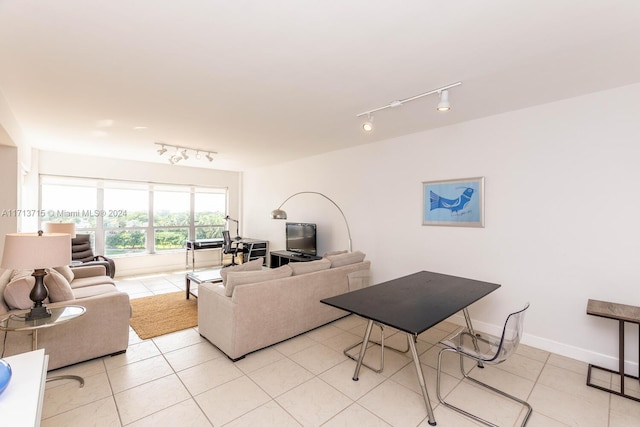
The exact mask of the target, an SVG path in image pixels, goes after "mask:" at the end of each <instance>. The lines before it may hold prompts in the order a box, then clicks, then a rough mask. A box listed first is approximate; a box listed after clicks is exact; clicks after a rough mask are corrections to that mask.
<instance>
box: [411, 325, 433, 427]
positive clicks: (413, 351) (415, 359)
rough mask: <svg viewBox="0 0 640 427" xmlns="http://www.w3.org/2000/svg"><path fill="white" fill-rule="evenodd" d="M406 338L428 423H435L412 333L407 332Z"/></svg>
mask: <svg viewBox="0 0 640 427" xmlns="http://www.w3.org/2000/svg"><path fill="white" fill-rule="evenodd" d="M407 340H408V341H409V348H410V349H411V355H412V356H413V363H414V365H415V366H416V374H417V375H418V382H419V383H420V389H421V390H422V398H423V399H424V405H425V406H426V407H427V416H428V417H429V424H430V425H432V426H434V425H436V419H435V417H434V416H433V408H431V401H430V400H429V392H428V391H427V386H426V383H425V381H424V373H423V372H422V366H421V365H420V358H419V357H418V351H417V350H416V343H415V341H414V337H413V335H412V334H409V333H407Z"/></svg>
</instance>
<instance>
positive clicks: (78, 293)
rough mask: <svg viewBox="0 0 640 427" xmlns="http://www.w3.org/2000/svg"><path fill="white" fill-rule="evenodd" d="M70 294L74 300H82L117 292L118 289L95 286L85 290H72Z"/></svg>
mask: <svg viewBox="0 0 640 427" xmlns="http://www.w3.org/2000/svg"><path fill="white" fill-rule="evenodd" d="M72 292H73V296H74V298H75V299H82V298H89V297H94V296H96V295H102V294H110V293H112V292H119V291H118V288H116V287H115V286H113V285H95V286H87V287H85V288H78V289H73V290H72ZM78 303H81V301H78Z"/></svg>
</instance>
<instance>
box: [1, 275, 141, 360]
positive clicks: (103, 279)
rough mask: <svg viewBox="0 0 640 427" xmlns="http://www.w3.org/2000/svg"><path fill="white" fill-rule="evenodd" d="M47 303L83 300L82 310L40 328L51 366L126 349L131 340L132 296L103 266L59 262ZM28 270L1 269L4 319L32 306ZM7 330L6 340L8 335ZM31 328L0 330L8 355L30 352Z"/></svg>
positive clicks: (41, 345) (51, 278)
mask: <svg viewBox="0 0 640 427" xmlns="http://www.w3.org/2000/svg"><path fill="white" fill-rule="evenodd" d="M47 271H48V274H47V276H45V284H46V285H47V288H48V289H49V298H48V299H47V300H46V301H45V302H47V301H48V302H47V307H49V308H53V307H62V306H67V305H79V306H82V307H84V308H85V309H86V312H85V314H84V315H82V316H80V317H78V318H77V319H73V320H71V321H68V322H65V323H61V324H59V325H56V326H54V327H47V328H41V329H39V330H38V348H44V349H45V352H46V353H47V354H48V355H49V366H48V369H49V370H52V369H56V368H60V367H63V366H67V365H72V364H74V363H78V362H83V361H85V360H90V359H94V358H96V357H101V356H105V355H110V354H115V353H121V352H123V351H126V349H127V346H128V344H129V318H130V317H131V306H130V304H129V295H128V294H127V293H126V292H121V291H119V290H118V289H117V288H116V286H115V282H114V281H113V279H111V278H110V277H109V276H107V275H106V270H105V268H104V266H101V265H96V266H87V267H76V268H73V269H71V268H68V267H61V268H56V269H54V270H47ZM30 273H31V272H30V271H14V270H3V269H0V297H1V298H0V319H4V318H6V317H7V316H10V315H20V314H24V313H26V312H27V311H28V308H30V307H31V306H32V305H33V302H32V301H31V300H30V299H29V292H30V291H31V288H32V287H33V283H34V278H33V277H32V276H30ZM5 334H6V339H5ZM31 347H32V341H31V332H30V331H10V332H6V331H0V351H1V352H2V354H3V355H4V356H10V355H13V354H17V353H23V352H26V351H30V350H31Z"/></svg>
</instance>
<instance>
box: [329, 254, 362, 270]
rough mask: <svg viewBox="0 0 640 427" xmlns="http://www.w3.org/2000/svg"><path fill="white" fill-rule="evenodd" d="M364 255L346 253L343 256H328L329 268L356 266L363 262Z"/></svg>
mask: <svg viewBox="0 0 640 427" xmlns="http://www.w3.org/2000/svg"><path fill="white" fill-rule="evenodd" d="M364 256H365V255H364V253H362V252H360V251H355V252H347V253H344V254H338V255H330V256H328V257H327V259H328V260H329V261H331V268H336V267H342V266H343V265H349V264H356V263H358V262H362V261H364Z"/></svg>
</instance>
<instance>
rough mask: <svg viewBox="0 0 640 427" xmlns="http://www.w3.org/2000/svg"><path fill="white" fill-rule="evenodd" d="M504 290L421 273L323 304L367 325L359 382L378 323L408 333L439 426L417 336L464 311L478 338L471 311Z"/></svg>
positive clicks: (430, 411)
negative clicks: (420, 357) (487, 296)
mask: <svg viewBox="0 0 640 427" xmlns="http://www.w3.org/2000/svg"><path fill="white" fill-rule="evenodd" d="M499 287H500V285H498V284H495V283H488V282H482V281H479V280H473V279H467V278H464V277H457V276H451V275H446V274H440V273H434V272H430V271H420V272H417V273H413V274H410V275H408V276H404V277H399V278H397V279H393V280H389V281H387V282H384V283H380V284H377V285H373V286H369V287H367V288H364V289H360V290H357V291H353V292H347V293H345V294H342V295H337V296H334V297H331V298H325V299H323V300H321V302H323V303H325V304H328V305H330V306H333V307H336V308H339V309H342V310H345V311H348V312H351V313H354V314H357V315H358V316H361V317H363V318H365V319H367V320H368V322H367V328H366V330H365V334H364V339H363V343H362V346H361V348H360V354H359V356H358V362H357V364H356V369H355V372H354V374H353V380H354V381H357V380H358V376H359V373H360V367H361V366H362V361H363V360H364V356H365V352H366V350H367V345H368V343H369V338H370V336H371V329H372V327H373V324H374V323H380V324H383V325H386V326H389V327H392V328H395V329H398V330H400V331H403V332H405V333H406V334H407V340H408V342H409V348H410V350H411V355H412V357H413V362H414V365H415V368H416V374H417V375H418V381H419V383H420V389H421V390H422V397H423V399H424V403H425V406H426V408H427V415H428V417H429V424H430V425H436V420H435V418H434V416H433V409H432V407H431V402H430V401H429V394H428V392H427V387H426V385H425V380H424V373H423V372H422V367H421V366H420V359H419V358H418V353H417V351H416V345H415V343H416V340H417V337H418V335H419V334H421V333H422V332H424V331H426V330H427V329H429V328H431V327H433V326H435V325H437V324H438V323H440V322H442V321H443V320H445V319H447V318H448V317H450V316H452V315H454V314H456V313H457V312H459V311H462V312H463V314H464V317H465V321H466V324H467V327H468V328H469V329H470V331H471V333H473V334H475V332H474V331H473V326H472V324H471V318H470V316H469V312H468V310H467V308H468V307H469V306H470V305H471V304H473V303H474V302H476V301H478V300H479V299H481V298H483V297H484V296H486V295H488V294H490V293H491V292H493V291H495V290H496V289H498V288H499Z"/></svg>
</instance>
